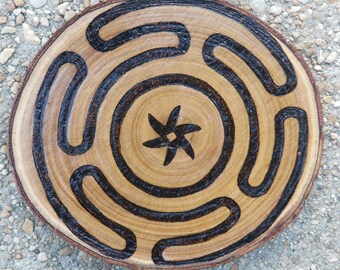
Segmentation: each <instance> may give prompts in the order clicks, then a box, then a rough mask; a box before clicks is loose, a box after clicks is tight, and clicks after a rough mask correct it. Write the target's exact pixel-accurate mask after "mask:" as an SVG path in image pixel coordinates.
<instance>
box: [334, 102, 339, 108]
mask: <svg viewBox="0 0 340 270" xmlns="http://www.w3.org/2000/svg"><path fill="white" fill-rule="evenodd" d="M333 106H334V108H339V107H340V100H338V101H335V102H334V104H333Z"/></svg>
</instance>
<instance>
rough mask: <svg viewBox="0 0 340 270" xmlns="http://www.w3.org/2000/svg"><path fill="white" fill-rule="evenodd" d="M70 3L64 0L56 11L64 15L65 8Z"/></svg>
mask: <svg viewBox="0 0 340 270" xmlns="http://www.w3.org/2000/svg"><path fill="white" fill-rule="evenodd" d="M69 5H70V3H69V2H65V3H62V4H60V5H59V6H58V11H59V13H60V14H61V15H65V13H66V9H67V8H68V6H69Z"/></svg>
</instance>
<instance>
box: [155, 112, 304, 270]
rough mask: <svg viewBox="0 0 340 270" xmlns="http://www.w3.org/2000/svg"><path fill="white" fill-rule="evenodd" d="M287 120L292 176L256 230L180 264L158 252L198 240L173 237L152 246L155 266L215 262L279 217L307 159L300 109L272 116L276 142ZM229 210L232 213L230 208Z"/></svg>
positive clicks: (290, 196) (261, 231) (186, 237)
mask: <svg viewBox="0 0 340 270" xmlns="http://www.w3.org/2000/svg"><path fill="white" fill-rule="evenodd" d="M287 119H296V120H297V121H298V124H299V138H298V149H297V154H296V161H295V165H294V168H293V170H292V173H291V175H290V177H289V180H288V183H287V185H286V186H285V188H284V191H283V193H282V195H281V197H280V199H279V201H278V202H277V203H276V205H275V206H274V208H273V210H272V211H271V212H270V214H269V215H268V216H267V218H266V219H265V220H264V221H263V222H262V223H261V224H260V225H259V226H258V227H256V229H255V230H253V231H252V232H250V233H249V234H247V235H246V236H244V237H242V238H241V239H240V240H238V241H236V242H235V243H233V244H231V245H229V246H227V247H225V248H223V249H221V250H218V251H216V252H213V253H210V254H208V255H205V256H202V257H199V258H195V259H190V260H181V261H169V260H166V259H165V258H164V257H163V254H162V253H163V252H164V250H165V249H166V248H168V247H171V246H178V245H192V244H196V243H200V241H199V239H197V238H196V239H192V238H191V237H192V236H185V237H176V238H170V239H163V240H160V241H159V242H158V243H157V244H156V245H155V247H154V248H153V252H152V258H153V260H154V262H155V263H156V264H159V265H174V266H175V265H176V266H178V265H186V264H191V263H199V262H208V261H212V260H215V259H218V258H220V257H222V256H225V255H227V254H229V253H231V252H233V251H235V250H237V249H239V248H240V247H242V246H244V245H246V244H248V243H250V242H252V241H254V240H255V239H256V238H257V237H259V236H260V235H262V234H263V233H264V232H265V231H267V230H268V229H269V228H270V227H271V226H272V225H273V224H274V222H275V221H276V220H277V218H278V217H279V216H280V214H281V213H282V211H283V210H284V209H285V207H286V206H287V205H288V203H289V201H290V199H291V198H292V196H293V195H294V192H295V190H296V187H297V185H298V183H299V180H300V177H301V175H302V172H303V167H304V165H305V161H306V157H307V144H308V118H307V114H306V112H305V111H304V110H302V109H300V108H295V107H287V108H284V109H282V110H281V111H280V112H279V113H278V114H277V115H276V117H275V131H276V136H277V138H276V140H277V141H281V140H282V139H283V138H284V122H285V121H286V120H287ZM235 207H236V206H235ZM229 209H230V211H231V212H232V210H231V208H229ZM234 209H236V208H234ZM240 213H241V211H240ZM229 218H230V219H232V216H230V217H229ZM231 223H232V222H231ZM222 224H223V223H222ZM229 224H230V223H229ZM217 228H218V227H216V228H214V229H213V230H212V231H211V232H210V233H211V234H212V235H214V236H216V234H214V233H216V230H217ZM229 229H230V227H228V225H226V224H224V226H221V227H220V230H223V232H222V233H225V232H226V231H228V230H229ZM194 236H197V235H194ZM199 237H202V239H207V238H209V237H208V235H205V234H200V236H199ZM205 237H206V238H205ZM211 237H212V236H211ZM195 240H196V241H195ZM202 241H206V240H202Z"/></svg>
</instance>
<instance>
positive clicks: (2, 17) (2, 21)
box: [0, 16, 7, 24]
mask: <svg viewBox="0 0 340 270" xmlns="http://www.w3.org/2000/svg"><path fill="white" fill-rule="evenodd" d="M6 22H7V17H5V16H0V24H4V23H6Z"/></svg>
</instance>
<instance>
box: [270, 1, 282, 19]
mask: <svg viewBox="0 0 340 270" xmlns="http://www.w3.org/2000/svg"><path fill="white" fill-rule="evenodd" d="M282 10H283V9H282V6H281V5H279V4H276V5H274V6H271V7H270V9H269V13H271V14H273V15H276V16H278V15H280V14H281V13H282Z"/></svg>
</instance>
